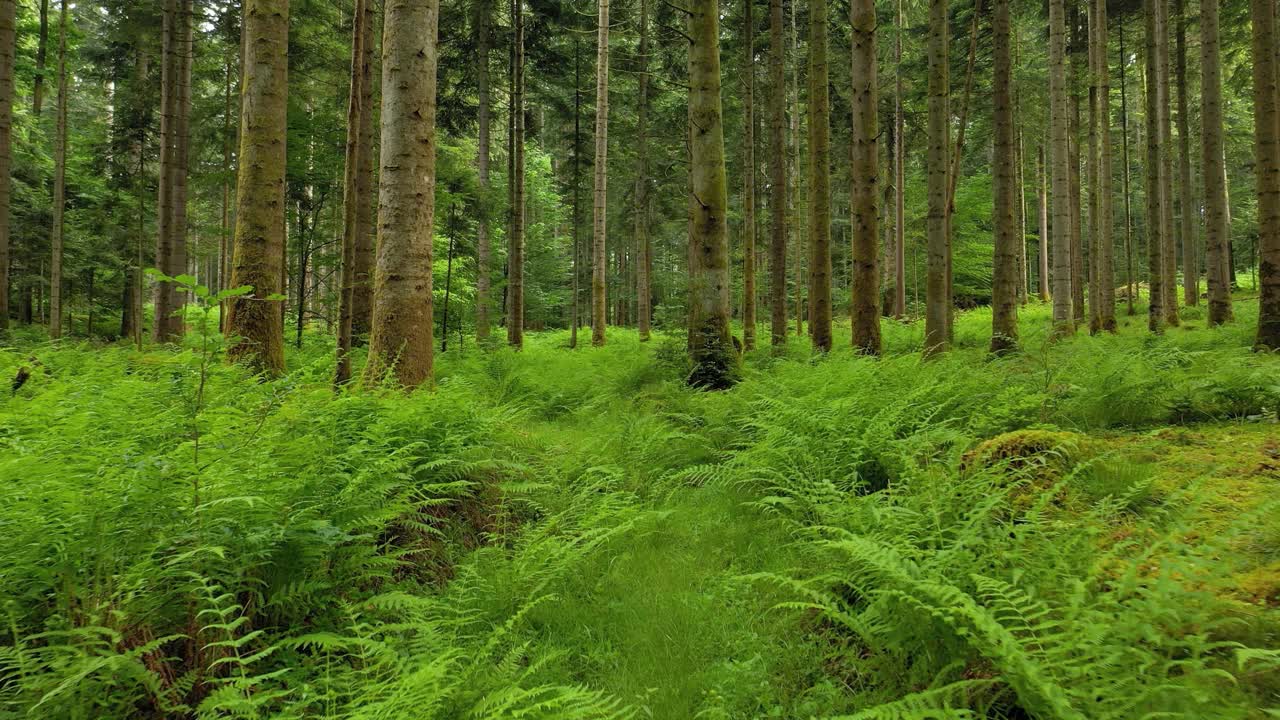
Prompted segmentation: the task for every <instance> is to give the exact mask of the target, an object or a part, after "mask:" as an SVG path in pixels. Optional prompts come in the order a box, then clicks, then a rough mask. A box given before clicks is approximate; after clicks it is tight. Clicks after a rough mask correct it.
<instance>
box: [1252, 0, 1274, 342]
mask: <svg viewBox="0 0 1280 720" xmlns="http://www.w3.org/2000/svg"><path fill="white" fill-rule="evenodd" d="M1250 7H1251V10H1252V17H1253V121H1254V126H1255V136H1254V137H1255V144H1256V148H1257V157H1258V162H1257V175H1258V180H1257V192H1258V284H1259V286H1260V294H1259V296H1258V337H1257V341H1256V343H1255V347H1256V348H1257V349H1259V350H1273V351H1274V350H1280V107H1278V106H1280V67H1277V65H1278V64H1280V61H1278V60H1277V50H1276V45H1277V43H1280V37H1277V31H1276V18H1275V13H1274V11H1273V7H1274V6H1273V4H1272V0H1252V2H1251V6H1250Z"/></svg>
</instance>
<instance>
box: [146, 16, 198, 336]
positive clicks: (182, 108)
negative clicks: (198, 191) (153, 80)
mask: <svg viewBox="0 0 1280 720" xmlns="http://www.w3.org/2000/svg"><path fill="white" fill-rule="evenodd" d="M191 17H192V4H191V0H166V2H165V5H164V28H163V35H164V38H163V57H162V58H161V70H160V74H161V100H160V106H161V117H160V170H159V172H160V175H159V179H158V185H159V202H158V208H157V209H158V212H159V213H160V217H159V218H158V222H157V238H156V266H157V267H158V268H159V270H160V272H162V273H164V274H165V275H168V276H170V277H175V276H178V275H181V274H183V273H186V272H187V163H188V160H187V157H188V153H187V147H188V137H189V135H190V112H191V110H190V109H191V60H192V58H191V53H192V40H191V38H192V30H191ZM184 302H185V293H183V292H180V291H179V289H178V287H177V286H176V285H175V284H174V283H172V282H158V283H156V289H155V322H154V324H153V326H152V336H153V339H154V340H155V341H156V342H172V341H174V340H176V339H177V338H179V337H180V336H181V335H182V331H183V318H182V306H183V304H184Z"/></svg>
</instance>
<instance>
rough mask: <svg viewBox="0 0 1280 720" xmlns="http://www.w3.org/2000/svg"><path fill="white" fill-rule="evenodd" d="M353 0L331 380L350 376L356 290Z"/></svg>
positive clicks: (357, 52)
mask: <svg viewBox="0 0 1280 720" xmlns="http://www.w3.org/2000/svg"><path fill="white" fill-rule="evenodd" d="M367 3H368V0H355V7H354V8H353V9H352V13H351V87H350V89H349V92H348V94H347V144H346V149H345V158H344V164H343V171H342V295H341V298H340V300H339V302H338V363H337V374H336V375H335V377H334V382H335V384H337V385H344V384H346V383H347V382H348V381H350V380H351V357H350V355H351V327H352V314H351V309H352V306H351V303H352V299H353V294H354V291H355V257H356V227H357V215H358V212H357V206H358V205H359V202H360V201H359V199H358V195H357V194H356V175H357V173H358V168H359V166H360V151H361V147H360V133H361V128H360V118H361V115H362V110H363V108H362V107H361V104H362V103H363V102H364V89H363V87H362V85H363V82H364V68H363V65H364V19H365V14H364V9H365V6H366V4H367Z"/></svg>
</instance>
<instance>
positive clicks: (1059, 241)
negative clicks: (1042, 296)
mask: <svg viewBox="0 0 1280 720" xmlns="http://www.w3.org/2000/svg"><path fill="white" fill-rule="evenodd" d="M1066 55H1067V52H1066V8H1065V7H1064V5H1063V0H1049V157H1050V161H1049V164H1050V195H1051V201H1052V218H1051V222H1052V228H1053V325H1054V333H1055V334H1057V335H1071V334H1073V333H1074V332H1075V312H1074V310H1075V308H1074V306H1073V304H1072V298H1073V294H1072V279H1073V278H1072V272H1071V269H1072V263H1071V246H1072V242H1071V240H1072V238H1071V231H1072V224H1071V172H1070V167H1069V165H1070V162H1071V149H1070V142H1069V139H1068V118H1067V111H1068V108H1069V107H1070V106H1069V103H1068V101H1067V57H1066Z"/></svg>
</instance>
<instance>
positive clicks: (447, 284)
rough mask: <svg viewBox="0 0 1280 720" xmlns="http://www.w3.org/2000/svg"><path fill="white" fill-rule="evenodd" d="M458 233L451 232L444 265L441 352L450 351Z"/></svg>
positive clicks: (452, 230)
mask: <svg viewBox="0 0 1280 720" xmlns="http://www.w3.org/2000/svg"><path fill="white" fill-rule="evenodd" d="M455 225H456V223H455ZM456 236H457V232H456V230H454V229H451V230H450V231H449V254H448V255H447V256H446V259H445V264H444V311H443V313H441V317H440V352H442V353H443V352H448V350H449V296H450V295H451V294H452V293H453V246H454V244H455V243H454V238H455V237H456Z"/></svg>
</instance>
